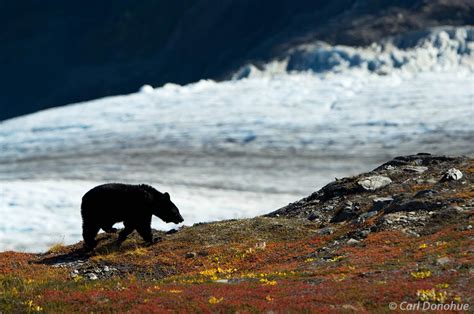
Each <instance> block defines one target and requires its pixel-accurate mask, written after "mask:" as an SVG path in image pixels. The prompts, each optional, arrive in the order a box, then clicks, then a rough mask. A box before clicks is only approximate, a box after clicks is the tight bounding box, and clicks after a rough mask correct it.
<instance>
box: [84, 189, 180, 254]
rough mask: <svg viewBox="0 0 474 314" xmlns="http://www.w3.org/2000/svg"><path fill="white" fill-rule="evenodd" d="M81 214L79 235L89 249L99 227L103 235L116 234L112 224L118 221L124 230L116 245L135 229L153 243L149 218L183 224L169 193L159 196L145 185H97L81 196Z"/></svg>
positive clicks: (94, 242) (94, 241)
mask: <svg viewBox="0 0 474 314" xmlns="http://www.w3.org/2000/svg"><path fill="white" fill-rule="evenodd" d="M81 214H82V236H83V238H84V244H85V246H86V248H89V249H92V248H94V247H95V246H96V244H97V242H96V240H95V237H96V235H97V233H98V232H99V230H100V229H101V228H102V229H103V230H104V231H105V232H116V231H117V229H115V228H113V225H114V224H115V223H117V222H123V224H124V227H125V228H124V229H123V230H122V231H121V232H120V233H119V237H118V242H119V243H121V242H123V241H125V239H126V238H127V236H128V235H129V234H130V233H132V232H133V231H134V230H137V232H138V233H139V234H140V236H141V237H142V238H143V240H145V241H146V242H147V243H152V242H153V236H152V232H151V217H152V215H155V216H157V217H159V218H161V219H162V220H163V221H165V222H173V223H176V224H177V223H180V222H183V221H184V220H183V217H182V216H181V214H180V213H179V210H178V208H177V207H176V206H175V205H174V204H173V202H171V200H170V195H169V194H168V193H161V192H159V191H157V190H155V189H154V188H153V187H151V186H149V185H145V184H140V185H131V184H122V183H108V184H103V185H99V186H96V187H95V188H93V189H92V190H90V191H89V192H87V193H86V194H85V195H84V196H83V197H82V204H81Z"/></svg>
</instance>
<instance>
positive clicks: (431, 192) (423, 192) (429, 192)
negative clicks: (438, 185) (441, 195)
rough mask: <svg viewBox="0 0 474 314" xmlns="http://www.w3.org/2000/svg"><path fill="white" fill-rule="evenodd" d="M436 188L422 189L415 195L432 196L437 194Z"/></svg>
mask: <svg viewBox="0 0 474 314" xmlns="http://www.w3.org/2000/svg"><path fill="white" fill-rule="evenodd" d="M437 193H438V192H436V191H435V190H421V191H419V192H418V193H416V194H415V197H417V198H419V197H432V196H433V195H435V194H437Z"/></svg>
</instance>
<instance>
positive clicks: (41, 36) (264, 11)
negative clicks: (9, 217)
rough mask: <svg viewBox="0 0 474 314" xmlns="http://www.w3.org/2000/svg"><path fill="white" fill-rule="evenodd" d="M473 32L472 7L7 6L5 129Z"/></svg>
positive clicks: (459, 0)
mask: <svg viewBox="0 0 474 314" xmlns="http://www.w3.org/2000/svg"><path fill="white" fill-rule="evenodd" d="M472 24H474V5H473V3H472V1H470V0H455V1H445V0H435V1H434V0H433V1H425V0H416V1H412V0H385V1H371V0H339V1H329V2H328V1H314V0H310V1H308V0H305V1H297V2H295V1H290V0H276V1H270V2H269V1H250V0H245V1H242V0H238V1H236V0H225V1H207V0H199V1H191V0H179V1H177V0H171V1H170V0H168V1H162V0H160V1H156V0H155V1H146V2H142V1H131V0H120V1H114V3H113V5H110V3H108V2H101V1H100V2H98V1H81V2H80V3H74V2H70V1H52V0H48V1H37V0H26V1H20V2H18V1H2V2H1V3H0V39H1V48H2V49H0V60H1V63H2V71H1V74H0V85H1V86H2V93H1V94H0V120H4V119H7V118H10V117H14V116H18V115H22V114H26V113H31V112H35V111H38V110H41V109H44V108H49V107H54V106H60V105H65V104H69V103H75V102H79V101H85V100H91V99H96V98H100V97H104V96H109V95H118V94H126V93H131V92H134V91H136V90H138V88H139V87H140V86H142V85H143V84H151V85H153V86H161V85H163V84H165V83H168V82H172V83H178V84H186V83H190V82H195V81H198V80H200V79H208V78H212V79H223V78H226V77H229V74H230V73H232V72H233V71H235V70H236V69H238V68H239V67H240V66H242V65H244V64H247V63H250V62H252V63H259V62H265V61H268V60H270V59H273V58H278V57H279V56H281V55H282V54H283V53H284V52H285V51H286V50H287V49H288V48H291V47H293V46H295V45H296V44H302V43H306V42H312V41H314V40H320V41H325V42H328V43H330V44H332V45H335V44H345V45H350V46H365V45H369V44H371V43H372V42H376V41H379V40H380V39H382V38H385V37H387V36H391V35H399V34H403V33H406V32H408V31H417V30H423V29H426V28H429V27H433V26H440V25H453V26H461V25H472Z"/></svg>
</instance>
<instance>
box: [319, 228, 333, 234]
mask: <svg viewBox="0 0 474 314" xmlns="http://www.w3.org/2000/svg"><path fill="white" fill-rule="evenodd" d="M333 232H334V228H332V227H326V228H323V229H321V230H318V233H319V234H321V235H330V234H332V233H333Z"/></svg>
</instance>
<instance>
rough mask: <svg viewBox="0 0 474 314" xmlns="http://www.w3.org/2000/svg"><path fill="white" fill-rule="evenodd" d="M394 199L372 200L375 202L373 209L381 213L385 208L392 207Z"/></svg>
mask: <svg viewBox="0 0 474 314" xmlns="http://www.w3.org/2000/svg"><path fill="white" fill-rule="evenodd" d="M392 201H393V197H390V196H389V197H377V198H374V199H373V200H372V202H373V204H374V205H373V207H372V209H373V210H375V211H379V210H381V209H383V208H384V207H385V206H387V205H390V203H392Z"/></svg>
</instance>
